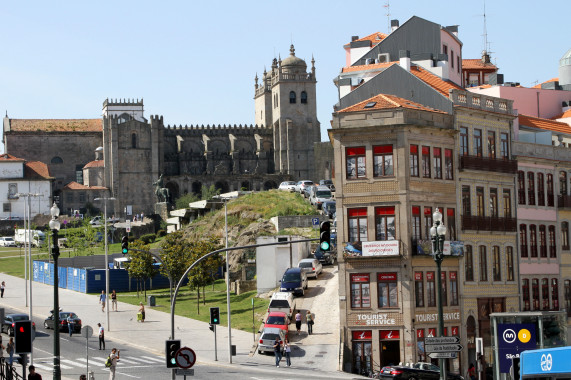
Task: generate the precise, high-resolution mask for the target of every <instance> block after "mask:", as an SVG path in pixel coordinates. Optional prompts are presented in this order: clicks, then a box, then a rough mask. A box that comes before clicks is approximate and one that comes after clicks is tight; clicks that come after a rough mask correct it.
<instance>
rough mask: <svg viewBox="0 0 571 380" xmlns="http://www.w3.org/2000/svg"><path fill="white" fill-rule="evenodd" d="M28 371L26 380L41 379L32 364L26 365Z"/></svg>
mask: <svg viewBox="0 0 571 380" xmlns="http://www.w3.org/2000/svg"><path fill="white" fill-rule="evenodd" d="M28 370H29V371H30V373H29V374H28V380H42V375H40V374H39V373H36V367H34V366H33V365H31V366H29V367H28Z"/></svg>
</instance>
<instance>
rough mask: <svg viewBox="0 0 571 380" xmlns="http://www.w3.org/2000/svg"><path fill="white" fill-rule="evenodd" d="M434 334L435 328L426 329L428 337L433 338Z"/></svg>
mask: <svg viewBox="0 0 571 380" xmlns="http://www.w3.org/2000/svg"><path fill="white" fill-rule="evenodd" d="M435 336H436V329H428V337H429V338H434V337H435Z"/></svg>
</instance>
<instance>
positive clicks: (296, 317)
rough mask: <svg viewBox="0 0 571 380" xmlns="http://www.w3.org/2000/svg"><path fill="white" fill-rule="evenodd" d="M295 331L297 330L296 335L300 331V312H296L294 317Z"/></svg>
mask: <svg viewBox="0 0 571 380" xmlns="http://www.w3.org/2000/svg"><path fill="white" fill-rule="evenodd" d="M295 329H296V330H297V335H299V332H300V331H301V312H300V311H299V310H298V311H297V314H296V315H295Z"/></svg>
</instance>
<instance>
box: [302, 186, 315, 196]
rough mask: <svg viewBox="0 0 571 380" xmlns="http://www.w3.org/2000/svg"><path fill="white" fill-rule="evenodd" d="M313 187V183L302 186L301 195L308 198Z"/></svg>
mask: <svg viewBox="0 0 571 380" xmlns="http://www.w3.org/2000/svg"><path fill="white" fill-rule="evenodd" d="M313 189H315V185H309V186H306V187H304V188H303V191H302V192H301V195H303V197H304V198H306V199H309V198H310V197H311V192H312V191H313Z"/></svg>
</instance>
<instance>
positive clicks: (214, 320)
mask: <svg viewBox="0 0 571 380" xmlns="http://www.w3.org/2000/svg"><path fill="white" fill-rule="evenodd" d="M210 324H211V325H219V324H220V308H218V307H211V308H210Z"/></svg>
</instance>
